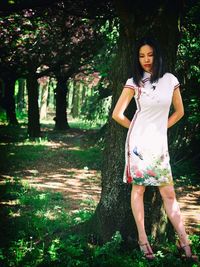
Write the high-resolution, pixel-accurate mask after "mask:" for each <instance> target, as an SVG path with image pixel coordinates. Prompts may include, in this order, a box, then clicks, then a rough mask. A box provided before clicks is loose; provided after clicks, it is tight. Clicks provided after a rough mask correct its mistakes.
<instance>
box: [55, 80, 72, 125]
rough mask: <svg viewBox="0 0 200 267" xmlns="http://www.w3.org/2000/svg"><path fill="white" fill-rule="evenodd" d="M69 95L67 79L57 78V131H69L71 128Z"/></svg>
mask: <svg viewBox="0 0 200 267" xmlns="http://www.w3.org/2000/svg"><path fill="white" fill-rule="evenodd" d="M67 93H68V88H67V79H66V78H65V79H64V78H61V77H57V87H56V117H55V122H56V123H55V129H56V130H67V129H69V128H70V126H69V124H68V120H67Z"/></svg>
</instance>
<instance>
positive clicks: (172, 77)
mask: <svg viewBox="0 0 200 267" xmlns="http://www.w3.org/2000/svg"><path fill="white" fill-rule="evenodd" d="M162 78H163V79H164V80H165V79H166V80H167V82H169V83H170V84H172V86H173V87H178V86H179V81H178V79H177V77H176V76H175V75H174V74H173V73H171V72H166V73H165V74H164V75H163V77H162Z"/></svg>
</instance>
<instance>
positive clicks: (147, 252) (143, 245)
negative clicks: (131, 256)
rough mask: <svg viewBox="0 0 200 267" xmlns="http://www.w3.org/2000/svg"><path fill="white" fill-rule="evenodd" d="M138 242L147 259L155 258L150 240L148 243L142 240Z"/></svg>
mask: <svg viewBox="0 0 200 267" xmlns="http://www.w3.org/2000/svg"><path fill="white" fill-rule="evenodd" d="M138 244H139V247H140V250H141V252H142V253H143V254H144V256H145V258H146V259H147V260H153V259H155V256H154V254H153V251H152V248H151V246H150V244H149V242H148V241H147V242H146V243H142V242H140V241H138Z"/></svg>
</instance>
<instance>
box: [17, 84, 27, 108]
mask: <svg viewBox="0 0 200 267" xmlns="http://www.w3.org/2000/svg"><path fill="white" fill-rule="evenodd" d="M18 83H19V90H18V94H17V109H18V111H19V112H22V110H23V109H24V107H25V100H24V95H25V80H24V79H18Z"/></svg>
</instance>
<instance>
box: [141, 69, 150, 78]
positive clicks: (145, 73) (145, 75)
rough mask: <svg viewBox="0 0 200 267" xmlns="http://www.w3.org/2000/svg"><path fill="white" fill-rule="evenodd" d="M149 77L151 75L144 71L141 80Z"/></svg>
mask: <svg viewBox="0 0 200 267" xmlns="http://www.w3.org/2000/svg"><path fill="white" fill-rule="evenodd" d="M150 77H151V73H149V72H146V71H144V73H143V77H142V79H143V80H144V79H146V78H149V79H150Z"/></svg>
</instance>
